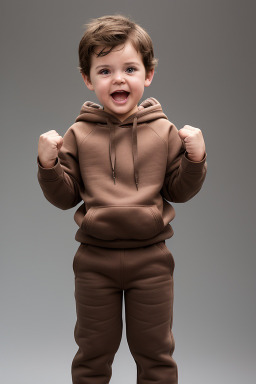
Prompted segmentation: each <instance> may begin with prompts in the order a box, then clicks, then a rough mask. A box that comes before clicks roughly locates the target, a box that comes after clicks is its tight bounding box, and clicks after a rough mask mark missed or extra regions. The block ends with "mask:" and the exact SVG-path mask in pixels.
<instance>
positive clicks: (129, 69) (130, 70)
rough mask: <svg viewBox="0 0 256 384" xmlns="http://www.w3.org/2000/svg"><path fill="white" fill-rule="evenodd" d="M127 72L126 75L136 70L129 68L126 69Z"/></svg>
mask: <svg viewBox="0 0 256 384" xmlns="http://www.w3.org/2000/svg"><path fill="white" fill-rule="evenodd" d="M127 71H128V73H133V72H134V71H136V68H134V67H129V68H127Z"/></svg>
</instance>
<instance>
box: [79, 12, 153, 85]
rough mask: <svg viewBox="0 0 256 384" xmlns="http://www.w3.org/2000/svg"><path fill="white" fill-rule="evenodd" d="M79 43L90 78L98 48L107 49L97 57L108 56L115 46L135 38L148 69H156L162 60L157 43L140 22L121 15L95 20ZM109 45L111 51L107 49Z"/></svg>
mask: <svg viewBox="0 0 256 384" xmlns="http://www.w3.org/2000/svg"><path fill="white" fill-rule="evenodd" d="M85 25H86V26H87V29H86V31H85V32H84V35H83V37H82V39H81V41H80V43H79V48H78V54H79V67H78V69H79V71H80V73H83V74H85V75H86V76H88V77H89V78H90V68H91V56H92V54H93V53H95V54H96V52H95V48H96V47H98V46H103V47H104V48H103V49H102V50H101V51H100V52H99V53H98V54H97V56H105V55H107V54H108V53H110V52H111V51H112V49H113V48H114V47H116V46H118V45H120V44H124V43H125V42H126V41H127V40H129V41H131V43H132V44H133V46H134V48H135V49H136V50H137V52H140V53H141V55H142V59H143V63H144V66H145V70H146V72H148V71H149V70H150V69H152V68H155V67H156V66H157V63H158V59H156V58H155V57H154V50H153V44H152V40H151V38H150V36H149V35H148V33H147V32H146V31H145V29H143V28H142V27H140V26H139V25H138V24H136V23H135V22H133V21H132V20H130V19H129V18H128V17H126V16H123V15H121V14H117V15H107V16H102V17H98V18H96V19H91V20H90V22H89V23H88V24H85ZM106 48H109V49H108V50H105V49H106Z"/></svg>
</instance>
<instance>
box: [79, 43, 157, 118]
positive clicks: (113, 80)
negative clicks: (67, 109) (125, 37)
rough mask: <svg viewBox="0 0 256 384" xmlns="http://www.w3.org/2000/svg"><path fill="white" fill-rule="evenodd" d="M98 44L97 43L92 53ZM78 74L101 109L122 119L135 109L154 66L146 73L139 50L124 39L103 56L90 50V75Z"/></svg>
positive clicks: (151, 76)
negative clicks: (119, 44)
mask: <svg viewBox="0 0 256 384" xmlns="http://www.w3.org/2000/svg"><path fill="white" fill-rule="evenodd" d="M123 47H124V48H123ZM102 48H103V47H98V48H97V50H96V53H99V52H100V51H101V50H102ZM120 48H122V49H120ZM82 76H83V79H84V82H85V84H86V86H87V87H88V88H89V89H90V90H91V91H94V92H95V94H96V96H97V98H98V100H99V102H100V103H101V104H102V105H103V107H104V110H105V111H106V112H109V113H111V114H113V115H114V116H116V117H117V118H118V119H119V120H121V121H124V120H125V119H126V118H127V117H128V116H130V115H131V114H133V113H135V112H136V111H137V110H138V102H139V100H140V99H141V97H142V95H143V92H144V87H148V86H149V85H150V84H151V82H152V79H153V76H154V69H152V70H151V71H149V73H147V74H146V70H145V67H144V64H143V61H142V56H141V53H140V52H137V51H136V49H135V48H134V47H133V45H132V43H131V42H130V41H127V42H126V43H125V44H124V45H122V46H117V47H115V48H113V50H112V51H111V52H110V53H108V54H107V55H106V56H100V57H97V56H96V55H95V54H93V55H92V58H91V69H90V79H89V78H88V76H86V75H84V74H82ZM116 91H126V92H121V93H120V92H116Z"/></svg>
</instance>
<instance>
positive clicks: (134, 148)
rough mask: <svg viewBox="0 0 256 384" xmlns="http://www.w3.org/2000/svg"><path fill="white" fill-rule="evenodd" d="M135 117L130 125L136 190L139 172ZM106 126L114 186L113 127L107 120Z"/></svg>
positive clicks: (114, 148)
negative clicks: (107, 128) (107, 127)
mask: <svg viewBox="0 0 256 384" xmlns="http://www.w3.org/2000/svg"><path fill="white" fill-rule="evenodd" d="M137 121H138V118H137V116H135V117H134V119H133V125H132V156H133V167H134V181H135V184H136V188H137V190H138V189H139V172H138V148H137ZM107 122H108V126H109V128H110V132H109V157H110V163H111V169H112V177H113V181H114V184H115V183H116V174H115V166H116V143H115V125H117V124H113V123H112V121H111V120H110V119H109V118H107Z"/></svg>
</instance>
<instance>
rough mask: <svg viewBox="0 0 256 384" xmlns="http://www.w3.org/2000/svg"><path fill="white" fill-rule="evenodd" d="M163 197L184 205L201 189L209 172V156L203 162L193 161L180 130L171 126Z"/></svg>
mask: <svg viewBox="0 0 256 384" xmlns="http://www.w3.org/2000/svg"><path fill="white" fill-rule="evenodd" d="M167 156H168V157H167V166H166V174H165V179H164V183H163V186H162V189H161V195H162V196H163V197H164V198H165V199H166V200H168V201H170V202H174V203H184V202H186V201H188V200H190V199H191V198H192V197H193V196H195V195H196V194H197V193H198V192H199V191H200V189H201V187H202V185H203V182H204V180H205V177H206V172H207V162H206V157H207V154H206V152H205V154H204V157H203V159H202V160H201V161H199V162H195V161H191V160H189V159H188V157H187V152H186V148H185V144H184V143H183V141H182V140H181V138H180V136H179V134H178V129H177V128H176V126H175V125H174V124H172V125H171V128H170V131H169V137H168V155H167Z"/></svg>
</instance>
